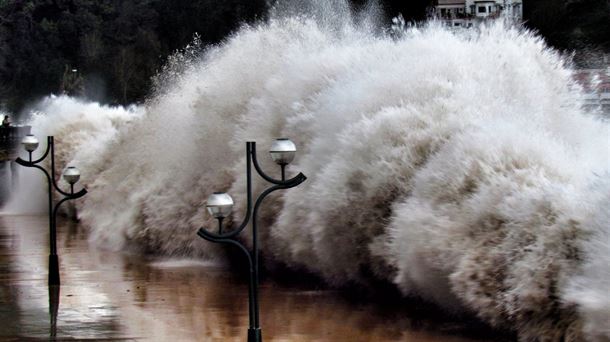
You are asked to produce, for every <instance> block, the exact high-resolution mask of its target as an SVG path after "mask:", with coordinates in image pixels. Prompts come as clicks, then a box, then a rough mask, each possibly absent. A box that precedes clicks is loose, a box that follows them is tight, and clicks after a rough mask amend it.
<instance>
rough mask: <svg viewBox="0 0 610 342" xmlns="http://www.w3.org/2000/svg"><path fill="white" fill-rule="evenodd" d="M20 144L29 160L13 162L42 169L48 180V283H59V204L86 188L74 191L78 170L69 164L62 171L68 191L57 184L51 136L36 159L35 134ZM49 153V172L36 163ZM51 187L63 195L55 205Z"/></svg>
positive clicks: (82, 193) (74, 196)
mask: <svg viewBox="0 0 610 342" xmlns="http://www.w3.org/2000/svg"><path fill="white" fill-rule="evenodd" d="M21 144H22V145H23V147H24V148H25V150H26V151H28V155H29V160H28V161H25V160H23V159H21V158H17V160H15V162H17V164H19V165H22V166H25V167H34V168H37V169H39V170H42V172H44V174H45V175H46V176H47V182H48V192H49V231H50V234H49V240H50V244H51V249H50V252H49V285H59V260H58V258H57V224H56V216H57V211H58V209H59V206H60V205H61V204H62V203H64V202H65V201H67V200H72V199H77V198H80V197H83V196H85V194H86V193H87V190H86V189H81V190H80V191H79V192H77V193H74V184H75V183H76V182H78V180H79V179H80V172H79V171H78V169H77V168H75V167H73V166H70V167H68V168H67V169H66V170H65V171H64V173H63V177H64V180H65V181H66V182H68V183H69V184H70V192H69V193H68V192H65V191H63V190H61V189H60V188H59V186H57V183H56V181H55V145H54V143H53V137H52V136H50V137H47V150H46V151H45V153H44V154H43V155H42V157H40V158H39V159H37V160H32V152H34V151H35V150H36V149H37V148H38V139H36V137H35V136H33V135H31V134H28V135H27V136H25V138H23V140H22V141H21ZM49 153H50V154H51V174H50V175H49V172H47V170H45V168H43V167H42V166H40V165H37V164H38V163H40V162H42V161H43V160H44V159H45V158H46V157H47V156H48V155H49ZM53 188H55V190H57V192H59V193H60V194H62V195H63V196H64V198H62V199H61V200H60V201H59V202H57V204H55V206H53V192H52V190H53Z"/></svg>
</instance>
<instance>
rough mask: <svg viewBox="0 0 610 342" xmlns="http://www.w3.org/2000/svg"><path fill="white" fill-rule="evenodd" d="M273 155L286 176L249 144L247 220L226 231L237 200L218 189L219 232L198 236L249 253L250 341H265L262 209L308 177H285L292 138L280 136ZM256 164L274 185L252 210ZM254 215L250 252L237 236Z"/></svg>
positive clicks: (211, 205)
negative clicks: (271, 170)
mask: <svg viewBox="0 0 610 342" xmlns="http://www.w3.org/2000/svg"><path fill="white" fill-rule="evenodd" d="M269 152H270V153H271V158H273V160H274V161H275V162H276V163H278V164H279V165H280V166H281V168H282V179H281V180H277V179H274V178H272V177H270V176H268V175H267V174H266V173H265V172H263V170H262V169H261V167H260V166H259V164H258V160H257V158H256V143H255V142H247V143H246V161H247V162H246V179H247V185H246V187H247V196H248V203H247V205H248V206H247V209H246V216H245V218H244V220H243V221H242V222H241V224H239V225H238V226H237V228H234V229H232V230H230V231H229V232H228V233H223V232H222V228H223V227H222V221H223V220H224V218H226V217H227V216H228V215H230V214H231V211H232V209H233V199H232V198H231V196H229V195H228V194H225V193H220V192H215V193H214V194H212V195H211V196H210V197H209V198H208V201H207V205H206V207H207V209H208V212H209V213H210V214H211V215H212V216H213V217H214V218H216V219H217V220H218V234H216V233H212V232H209V231H207V230H205V229H204V228H201V229H199V231H198V232H197V235H199V236H200V237H201V238H203V239H205V240H207V241H211V242H219V243H225V244H230V245H234V246H237V247H238V248H239V249H240V250H241V251H242V252H244V253H245V254H246V257H247V259H248V264H249V266H250V268H249V270H250V282H249V286H248V307H249V322H250V326H249V328H248V342H262V340H263V338H262V334H261V327H260V320H259V310H258V274H259V273H258V271H259V269H258V231H257V227H256V218H257V212H258V209H259V207H260V205H261V203H262V202H263V200H264V199H265V197H267V195H269V194H270V193H272V192H273V191H276V190H280V189H289V188H293V187H295V186H297V185H299V184H301V183H303V182H304V181H305V180H306V179H307V177H305V175H304V174H302V173H299V174H298V175H297V176H296V177H294V178H291V179H289V180H286V179H285V171H284V170H285V167H286V165H287V164H288V163H290V162H291V161H292V160H293V159H294V155H295V153H296V146H295V145H294V143H293V142H292V141H290V140H288V139H277V140H276V141H275V142H274V143H273V145H272V146H271V149H270V151H269ZM252 164H253V165H254V168H255V169H256V172H257V173H258V174H259V175H260V176H261V177H262V178H263V179H264V180H266V181H267V182H269V183H272V184H273V185H272V186H271V187H269V188H267V189H266V190H265V191H263V192H262V193H261V194H260V195H259V196H258V198H257V199H256V202H255V203H254V210H252ZM250 216H252V251H249V250H248V249H247V248H246V247H245V246H244V245H243V244H242V243H241V242H239V241H238V240H237V238H236V237H237V235H239V233H241V231H242V230H244V228H246V226H247V225H248V222H249V221H250Z"/></svg>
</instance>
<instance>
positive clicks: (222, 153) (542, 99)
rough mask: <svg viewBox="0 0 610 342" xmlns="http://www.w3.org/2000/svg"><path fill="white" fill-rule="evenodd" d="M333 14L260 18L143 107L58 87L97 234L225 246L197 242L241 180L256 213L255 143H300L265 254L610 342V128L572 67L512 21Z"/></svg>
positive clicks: (338, 277) (144, 244)
mask: <svg viewBox="0 0 610 342" xmlns="http://www.w3.org/2000/svg"><path fill="white" fill-rule="evenodd" d="M338 8H340V9H342V11H344V13H343V14H345V13H346V12H345V11H346V10H345V8H346V7H345V5H343V6H338ZM334 10H337V9H336V8H335V9H334ZM321 13H326V12H324V11H322V12H321ZM326 14H327V15H326V16H322V17H324V18H327V19H324V18H322V19H320V18H319V17H315V18H312V17H295V16H281V15H276V16H275V19H271V20H270V21H269V22H267V23H264V24H260V25H259V26H256V27H244V28H243V29H241V30H240V31H239V32H237V33H236V34H235V35H234V36H233V37H231V38H230V39H229V40H227V41H226V42H225V43H224V44H222V45H220V46H217V47H215V48H213V49H211V50H209V51H208V52H207V53H206V54H205V55H204V56H203V57H201V58H199V59H197V60H188V59H185V60H184V63H185V64H184V65H182V66H181V67H179V68H171V67H170V68H168V69H167V70H166V71H165V72H166V73H167V75H166V76H167V77H165V78H164V77H163V75H162V77H161V78H160V79H161V80H166V81H168V82H169V83H168V84H167V85H166V87H165V88H164V89H162V90H159V91H157V92H156V94H155V95H154V96H152V98H151V99H150V100H149V101H148V102H147V104H146V105H145V106H141V107H133V108H129V109H124V108H111V107H104V106H99V105H97V104H91V103H83V102H80V101H78V100H75V99H72V98H68V97H51V98H48V99H46V100H45V101H44V102H43V103H42V104H41V105H40V108H41V111H42V112H44V113H46V114H44V115H36V116H34V117H33V119H32V122H31V124H32V125H33V126H34V127H35V133H37V134H38V135H39V137H42V136H44V135H46V134H49V135H51V134H52V135H55V137H56V140H57V148H58V152H59V158H60V160H61V162H60V163H59V164H60V165H66V164H73V165H77V166H78V167H79V168H80V169H81V171H82V173H83V181H84V183H85V184H86V185H87V187H88V189H89V190H90V194H89V195H88V196H87V197H86V198H85V199H84V201H83V202H82V203H81V204H79V205H80V208H79V209H80V216H81V218H82V220H83V222H84V223H85V224H87V225H89V226H91V229H92V235H91V239H92V240H94V241H96V242H98V243H100V244H103V245H105V246H108V247H113V248H116V249H125V248H138V249H141V250H142V251H147V252H154V253H162V254H167V255H173V256H184V255H189V256H200V257H203V258H209V259H215V258H221V257H222V256H223V254H222V250H223V248H222V247H219V246H216V245H214V244H210V243H207V242H205V241H203V240H201V239H199V238H197V237H196V236H195V232H196V230H197V229H198V228H199V227H201V226H207V227H214V222H212V219H211V218H210V216H209V215H207V214H206V213H205V212H204V211H205V210H204V205H205V199H206V198H207V197H208V195H210V194H211V193H212V192H214V191H228V192H230V193H231V195H232V196H233V197H234V199H235V201H236V203H237V205H238V207H237V208H235V212H236V213H238V214H237V215H238V216H240V215H239V213H242V212H243V211H244V205H245V202H246V201H245V192H244V189H245V177H244V169H245V158H244V149H245V142H246V141H249V140H254V141H257V144H258V145H259V150H262V151H264V150H265V149H266V147H268V146H269V145H270V143H271V141H272V140H273V139H274V138H276V137H290V138H291V139H292V140H294V141H295V142H296V143H297V146H298V148H299V152H298V154H297V159H296V161H295V162H294V163H293V164H291V165H290V166H289V169H288V170H289V173H292V174H295V173H297V172H299V171H302V172H303V173H304V174H306V175H307V177H308V180H307V182H305V183H304V184H302V185H301V186H299V187H298V188H296V189H292V190H289V191H286V192H284V193H282V194H279V195H277V196H275V197H273V198H270V199H269V200H268V202H266V205H265V206H264V208H263V212H262V213H261V218H260V220H261V221H260V222H261V224H260V227H261V229H263V232H262V237H261V241H262V243H263V249H264V257H265V262H266V263H267V264H268V265H269V264H271V263H274V262H278V263H279V262H281V263H284V264H286V265H287V266H288V267H293V268H297V269H302V268H305V269H308V270H309V271H311V272H314V273H316V274H319V275H320V276H322V277H323V278H324V279H325V280H327V281H328V282H329V283H331V284H333V285H337V286H341V285H345V284H352V283H360V284H363V285H366V284H368V283H370V282H371V280H372V279H375V280H385V281H388V282H393V283H395V284H396V286H397V287H398V288H400V289H401V290H402V292H403V293H404V295H405V296H421V297H423V298H426V299H428V300H431V301H434V302H436V303H437V304H438V305H440V306H442V307H445V308H446V309H447V310H451V311H458V310H459V311H464V310H468V311H473V312H475V313H476V314H477V315H478V316H479V317H481V318H482V319H484V320H485V321H487V322H490V323H491V324H493V325H495V326H499V327H505V328H509V329H516V330H518V333H519V337H520V339H521V340H522V341H531V340H542V339H543V338H546V340H548V341H582V340H584V339H586V340H591V341H608V340H610V330H609V329H610V324H609V319H608V318H609V316H610V296H609V295H608V288H610V269H609V268H608V265H610V237H609V226H610V224H609V221H610V218H609V214H608V211H609V210H608V209H609V208H610V181H609V179H608V176H609V175H610V172H609V164H610V162H609V154H610V153H609V147H610V146H609V145H610V144H609V139H608V136H610V128H609V125H608V123H607V122H603V121H601V120H599V119H597V118H596V116H595V113H587V112H585V111H584V110H583V109H581V108H582V105H583V95H582V92H581V91H580V90H579V88H578V87H577V86H576V85H575V84H574V83H573V82H572V71H571V70H570V69H569V67H568V66H566V62H565V61H564V59H562V57H561V56H560V55H559V54H558V53H556V52H555V51H553V50H551V49H549V48H548V47H546V46H545V44H544V42H543V41H542V40H541V39H540V38H539V37H536V36H535V35H534V34H532V33H530V32H527V31H525V30H523V29H518V28H514V27H509V26H507V25H505V24H503V23H501V22H497V23H494V24H491V25H489V26H484V27H481V28H480V29H479V30H478V31H471V32H457V33H456V32H450V31H447V30H446V29H444V28H442V27H440V26H439V25H437V24H434V23H431V24H429V25H428V26H427V27H424V28H410V29H408V30H406V31H404V32H402V33H401V34H396V32H394V33H392V34H388V33H380V32H379V30H378V29H376V28H375V27H374V26H373V25H371V24H370V22H366V21H364V22H362V23H360V24H357V23H354V21H352V19H350V18H349V16H347V15H335V16H332V15H328V13H326ZM328 18H332V20H328ZM338 18H342V19H338ZM178 60H179V59H178ZM176 69H181V72H179V73H176ZM260 159H261V160H262V161H264V162H263V166H264V168H265V169H266V170H275V169H277V168H276V166H274V164H273V163H272V161H271V160H270V159H269V158H265V157H264V156H262V155H261V156H260ZM264 186H265V184H264V183H262V182H258V183H255V191H260V190H261V189H263V187H264ZM12 205H13V206H18V205H19V204H18V203H13V204H12ZM239 218H240V217H239ZM239 218H238V219H239Z"/></svg>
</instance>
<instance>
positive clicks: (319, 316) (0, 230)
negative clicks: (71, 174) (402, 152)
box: [0, 216, 499, 342]
mask: <svg viewBox="0 0 610 342" xmlns="http://www.w3.org/2000/svg"><path fill="white" fill-rule="evenodd" d="M46 223H47V219H46V218H45V217H44V216H34V217H32V216H0V305H1V306H0V321H1V322H2V324H0V340H15V341H19V340H23V339H32V338H34V339H49V338H51V339H54V338H57V339H74V338H76V339H94V340H100V339H102V340H134V339H135V340H154V341H245V340H246V330H247V326H248V308H247V283H246V282H244V281H243V280H242V279H240V278H239V277H238V276H236V275H235V272H233V271H232V270H231V269H228V268H226V267H223V266H220V265H215V264H212V263H209V262H202V261H185V260H182V261H162V260H151V259H147V258H145V257H142V256H138V255H126V254H122V253H117V252H112V251H104V250H100V249H98V248H96V247H94V246H92V245H91V246H90V245H89V243H88V242H87V234H86V232H84V231H83V230H84V229H83V228H81V227H79V226H77V225H76V224H74V223H67V222H64V223H63V224H61V220H60V226H59V230H58V234H59V235H58V248H59V258H60V259H59V260H60V269H61V280H62V286H61V288H58V287H54V288H49V287H48V286H47V257H48V233H47V226H46ZM260 298H261V319H262V328H263V339H264V340H265V341H418V342H433V341H434V342H441V341H442V342H453V341H455V342H458V341H463V342H466V341H497V340H499V338H497V337H496V338H487V339H480V338H479V339H472V338H471V339H468V338H463V337H452V336H448V335H450V334H453V331H459V330H460V329H461V330H466V331H467V330H468V328H467V327H466V328H464V327H458V328H455V327H453V325H455V324H456V323H446V322H445V323H443V324H440V323H429V322H423V323H422V319H414V318H413V317H409V315H408V313H406V312H401V311H396V310H384V308H383V307H380V306H379V305H374V304H354V303H351V302H350V301H348V300H346V299H345V298H344V297H342V296H339V295H338V293H337V292H335V291H320V290H312V289H303V288H293V287H288V286H285V285H278V284H276V283H273V282H271V281H265V282H263V284H261V293H260ZM53 313H55V315H54V314H53ZM435 324H436V325H435ZM448 325H449V327H447V326H448ZM422 327H423V328H422Z"/></svg>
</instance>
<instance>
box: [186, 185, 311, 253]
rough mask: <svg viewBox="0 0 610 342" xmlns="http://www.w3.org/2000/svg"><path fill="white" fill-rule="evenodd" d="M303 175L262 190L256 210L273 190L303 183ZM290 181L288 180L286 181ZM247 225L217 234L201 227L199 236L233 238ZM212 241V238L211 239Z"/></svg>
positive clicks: (255, 206) (255, 205)
mask: <svg viewBox="0 0 610 342" xmlns="http://www.w3.org/2000/svg"><path fill="white" fill-rule="evenodd" d="M299 175H301V177H299V176H297V177H294V178H293V179H291V180H290V182H289V184H279V185H274V186H272V187H270V188H268V189H267V190H265V191H264V192H262V193H261V194H260V195H259V196H258V199H257V200H256V204H254V212H256V209H257V208H258V207H259V206H260V204H261V203H262V201H263V199H265V197H266V196H267V195H269V194H270V193H272V192H273V191H276V190H281V189H290V188H294V187H295V186H297V185H299V184H301V183H303V182H304V181H305V180H306V179H307V177H305V175H303V174H299ZM286 183H288V181H287V182H286ZM250 211H251V210H250V208H248V214H249V213H250ZM248 216H249V215H248ZM245 223H246V224H247V223H248V221H247V220H246V221H245ZM244 227H245V225H243V226H240V227H239V228H237V229H234V230H232V231H230V232H228V233H224V234H216V233H212V232H210V231H208V230H206V229H204V228H201V229H199V232H198V233H197V234H199V236H201V237H203V238H204V239H206V240H207V239H208V238H209V239H216V240H218V239H231V238H234V237H235V236H237V235H238V234H239V233H241V231H242V230H243V229H244ZM202 234H204V235H205V236H206V237H204V236H203V235H202ZM210 241H211V240H210Z"/></svg>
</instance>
